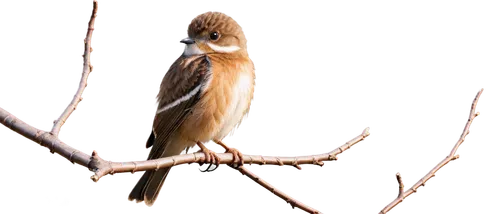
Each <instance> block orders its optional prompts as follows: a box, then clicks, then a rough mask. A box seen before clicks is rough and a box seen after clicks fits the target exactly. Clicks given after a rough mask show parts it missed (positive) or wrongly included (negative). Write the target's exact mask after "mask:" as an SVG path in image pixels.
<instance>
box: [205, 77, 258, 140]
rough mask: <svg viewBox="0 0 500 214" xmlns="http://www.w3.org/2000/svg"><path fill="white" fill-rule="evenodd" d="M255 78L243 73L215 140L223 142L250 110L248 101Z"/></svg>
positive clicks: (234, 89) (237, 82) (235, 87)
mask: <svg viewBox="0 0 500 214" xmlns="http://www.w3.org/2000/svg"><path fill="white" fill-rule="evenodd" d="M253 84H254V77H253V75H252V74H251V73H250V72H241V73H240V75H239V78H238V80H237V81H236V84H235V85H234V88H233V95H232V97H231V103H230V105H229V107H228V108H227V110H226V112H225V113H224V119H223V122H222V123H221V128H220V131H219V133H218V134H217V135H216V137H215V139H218V140H222V139H223V138H224V137H226V136H227V135H228V134H229V133H230V132H231V130H233V128H234V127H236V126H237V125H238V124H239V123H240V122H241V119H243V116H245V113H246V112H247V110H248V107H249V106H248V101H249V100H250V98H251V96H252V94H251V93H252V87H253Z"/></svg>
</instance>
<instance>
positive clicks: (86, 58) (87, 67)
mask: <svg viewBox="0 0 500 214" xmlns="http://www.w3.org/2000/svg"><path fill="white" fill-rule="evenodd" d="M96 16H97V2H96V1H94V4H93V9H92V15H91V17H90V21H89V25H88V29H87V36H86V37H85V40H84V43H85V51H84V52H83V72H82V78H81V79H80V85H79V87H78V90H77V91H76V94H75V96H74V97H73V100H71V103H69V105H68V107H66V109H65V110H64V111H63V113H62V114H61V116H60V117H59V119H57V120H55V121H54V126H53V127H52V131H50V133H51V134H52V135H54V136H56V137H57V136H58V135H59V131H60V130H61V127H62V126H63V125H64V123H65V122H66V120H67V119H68V118H69V116H70V115H71V113H73V111H75V110H76V107H77V106H78V103H80V101H82V99H83V98H82V94H83V90H85V87H87V79H88V77H89V74H90V72H92V65H91V64H90V53H91V52H92V47H91V46H90V45H91V40H92V32H94V22H95V17H96Z"/></svg>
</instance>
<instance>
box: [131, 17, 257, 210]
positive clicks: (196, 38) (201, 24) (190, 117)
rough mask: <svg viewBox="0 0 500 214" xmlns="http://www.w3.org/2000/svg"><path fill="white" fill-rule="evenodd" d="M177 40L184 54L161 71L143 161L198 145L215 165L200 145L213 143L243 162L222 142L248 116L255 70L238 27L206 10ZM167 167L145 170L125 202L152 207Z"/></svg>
mask: <svg viewBox="0 0 500 214" xmlns="http://www.w3.org/2000/svg"><path fill="white" fill-rule="evenodd" d="M180 42H181V43H184V44H185V48H184V52H183V53H182V55H181V56H180V57H179V58H178V59H177V60H176V61H175V62H174V63H173V64H172V65H171V66H170V68H169V70H168V71H167V73H166V74H165V76H164V78H163V80H162V82H161V85H160V91H159V93H158V96H157V102H158V108H157V110H156V113H155V118H154V121H153V127H152V131H151V134H150V136H149V138H148V140H147V143H146V148H149V147H152V148H151V151H150V153H149V156H148V160H152V159H158V158H163V157H169V156H174V155H179V154H180V153H182V151H184V150H186V152H187V149H189V148H192V147H194V146H195V145H198V147H200V151H201V152H203V153H204V155H205V158H206V160H207V161H208V162H210V163H215V164H216V165H217V166H218V164H219V161H220V158H219V157H218V156H217V155H216V154H215V152H213V151H211V150H209V149H207V148H206V147H205V146H204V145H203V144H204V143H207V142H209V141H213V142H215V143H216V144H219V145H221V146H222V147H224V148H225V149H226V153H232V154H233V161H234V163H235V164H240V165H241V164H243V155H242V153H241V152H239V151H238V150H237V149H234V148H230V147H228V146H226V145H225V144H224V143H223V142H222V140H223V139H224V137H226V136H227V135H228V134H229V133H231V132H232V130H233V129H234V128H235V127H238V126H239V124H240V123H241V121H242V119H243V118H244V116H245V115H247V114H248V112H249V110H250V104H251V101H252V100H253V94H254V86H255V68H254V64H253V62H252V60H251V59H250V58H249V56H248V53H247V40H246V37H245V35H244V33H243V30H242V28H241V26H240V25H239V24H238V23H237V22H236V21H235V20H234V19H232V18H231V17H230V16H228V15H226V14H224V13H221V12H206V13H203V14H200V15H198V16H196V17H195V18H194V19H193V20H192V21H191V23H190V24H189V26H188V37H187V38H185V39H182V40H181V41H180ZM238 160H239V161H238ZM208 168H210V166H209V167H208ZM208 168H207V170H208ZM170 169H171V167H170V168H162V169H158V170H152V171H146V172H145V173H144V174H143V176H142V177H141V178H140V180H139V181H138V182H137V184H136V185H135V187H134V188H133V190H132V191H131V193H130V195H129V200H131V201H133V200H136V201H137V202H138V203H139V202H142V201H144V202H145V204H146V205H148V206H152V205H153V203H154V202H155V200H156V198H157V197H158V194H159V192H160V189H161V187H162V185H163V183H164V181H165V178H166V176H167V174H168V173H169V172H170Z"/></svg>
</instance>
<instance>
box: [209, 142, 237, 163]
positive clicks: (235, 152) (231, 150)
mask: <svg viewBox="0 0 500 214" xmlns="http://www.w3.org/2000/svg"><path fill="white" fill-rule="evenodd" d="M213 141H214V142H215V143H217V144H219V145H221V146H222V147H224V149H226V153H232V154H233V164H238V166H241V165H243V164H244V162H243V154H242V153H241V152H240V151H238V150H237V149H235V148H230V147H228V146H226V144H224V143H223V142H222V141H220V140H213ZM238 160H239V161H238Z"/></svg>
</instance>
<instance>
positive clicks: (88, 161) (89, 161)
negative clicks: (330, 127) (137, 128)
mask: <svg viewBox="0 0 500 214" xmlns="http://www.w3.org/2000/svg"><path fill="white" fill-rule="evenodd" d="M0 122H1V123H2V124H3V125H5V126H6V127H7V128H9V129H12V130H13V131H15V132H17V133H19V134H21V135H23V136H25V137H26V138H28V139H30V140H32V141H34V142H37V143H38V144H40V145H41V146H44V147H47V148H49V150H50V151H51V152H52V153H54V152H55V153H57V154H59V155H61V156H63V157H65V158H66V159H68V160H69V161H71V162H72V163H77V164H79V165H82V166H85V167H87V168H89V169H90V170H92V171H95V175H93V176H92V177H91V178H92V180H94V181H97V180H99V179H100V178H101V177H102V176H104V175H107V174H114V173H121V172H132V173H134V172H137V171H146V170H155V169H160V168H166V167H172V166H176V165H181V164H189V163H208V162H207V161H206V160H205V155H204V154H203V153H191V154H184V155H177V156H171V157H166V158H160V159H155V160H147V161H131V162H111V161H106V160H103V159H102V158H100V157H99V156H98V155H97V153H96V152H94V153H93V154H92V156H89V155H87V154H85V153H83V152H81V151H79V150H77V149H74V148H72V147H71V146H68V145H66V144H65V143H63V142H62V141H61V140H59V138H57V137H56V136H54V135H52V134H50V133H49V132H45V131H42V130H40V129H37V128H35V127H33V126H30V125H28V124H26V123H25V122H23V121H22V120H20V119H18V118H17V117H15V116H14V115H12V114H10V113H9V112H7V111H6V110H4V109H2V108H0ZM368 131H369V129H368V128H366V129H365V130H364V131H363V133H361V134H360V135H359V136H357V137H355V138H353V139H352V140H350V141H349V142H347V143H345V144H344V145H342V146H340V147H338V148H337V149H335V150H333V151H331V152H328V153H324V154H319V155H308V156H296V157H278V156H262V155H243V159H244V162H245V164H259V165H279V166H282V165H289V166H294V167H296V168H298V169H300V166H299V165H302V164H314V165H319V166H323V164H324V163H323V161H332V160H337V155H338V154H340V153H342V152H344V151H345V150H347V149H349V148H350V147H351V146H353V145H355V144H356V143H358V142H360V141H362V140H364V139H365V138H366V137H367V136H369V135H370V133H369V132H368ZM217 155H218V156H219V157H220V159H221V161H220V163H221V164H232V163H233V154H231V153H219V154H217Z"/></svg>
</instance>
